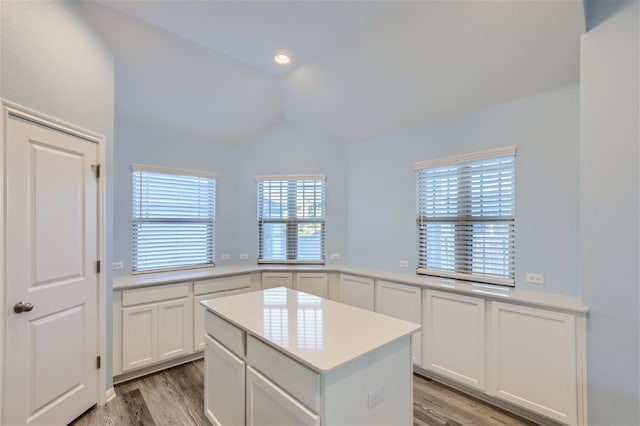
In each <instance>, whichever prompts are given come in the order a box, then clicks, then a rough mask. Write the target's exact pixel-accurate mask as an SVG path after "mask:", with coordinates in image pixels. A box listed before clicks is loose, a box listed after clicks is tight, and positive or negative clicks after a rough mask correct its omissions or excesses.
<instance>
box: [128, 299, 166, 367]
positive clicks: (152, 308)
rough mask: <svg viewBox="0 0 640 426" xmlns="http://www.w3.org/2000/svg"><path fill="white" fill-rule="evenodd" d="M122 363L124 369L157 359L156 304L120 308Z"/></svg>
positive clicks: (140, 365)
mask: <svg viewBox="0 0 640 426" xmlns="http://www.w3.org/2000/svg"><path fill="white" fill-rule="evenodd" d="M122 324H123V327H122V363H123V366H124V370H130V369H133V368H138V367H144V366H145V365H149V364H151V363H154V362H156V361H157V360H158V305H157V304H156V303H149V304H146V305H139V306H133V307H129V308H124V309H122Z"/></svg>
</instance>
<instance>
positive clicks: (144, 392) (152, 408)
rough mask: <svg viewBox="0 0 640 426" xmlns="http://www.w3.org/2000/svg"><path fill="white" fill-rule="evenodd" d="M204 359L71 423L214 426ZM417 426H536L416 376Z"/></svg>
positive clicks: (137, 386)
mask: <svg viewBox="0 0 640 426" xmlns="http://www.w3.org/2000/svg"><path fill="white" fill-rule="evenodd" d="M203 377H204V361H203V360H198V361H194V362H191V363H188V364H184V365H181V366H178V367H174V368H170V369H168V370H164V371H161V372H159V373H155V374H151V375H149V376H146V377H142V378H140V379H136V380H132V381H130V382H127V383H122V384H120V385H116V387H115V391H116V397H115V398H114V399H112V400H111V401H110V402H108V403H107V405H105V406H104V407H94V408H92V409H91V410H89V411H87V412H86V413H84V414H83V415H82V416H81V417H79V418H78V419H76V420H75V421H74V422H73V423H72V425H76V426H84V425H210V424H211V423H210V422H209V420H207V418H206V417H205V416H204V407H203V404H204V384H203ZM413 383H414V398H413V422H414V425H416V426H423V425H429V426H431V425H447V426H456V425H480V426H482V425H486V426H489V425H514V426H515V425H532V424H533V423H530V422H528V421H526V420H524V419H521V418H519V417H516V416H514V415H512V414H510V413H507V412H505V411H503V410H501V409H499V408H495V407H492V406H491V405H488V404H486V403H484V402H482V401H479V400H477V399H474V398H471V397H468V396H466V395H464V394H462V393H460V392H457V391H455V390H453V389H451V388H449V387H447V386H444V385H442V384H440V383H437V382H434V381H431V380H428V379H425V378H423V377H420V376H415V375H414V378H413Z"/></svg>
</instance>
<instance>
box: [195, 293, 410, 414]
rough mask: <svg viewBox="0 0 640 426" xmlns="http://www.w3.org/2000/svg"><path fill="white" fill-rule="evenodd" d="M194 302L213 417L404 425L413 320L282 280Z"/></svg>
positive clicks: (407, 411)
mask: <svg viewBox="0 0 640 426" xmlns="http://www.w3.org/2000/svg"><path fill="white" fill-rule="evenodd" d="M201 303H202V305H203V306H204V307H205V308H206V312H205V412H206V415H207V417H208V418H209V420H211V422H212V423H213V424H222V425H239V424H247V425H257V424H260V425H292V424H298V425H307V424H309V425H321V424H322V425H325V424H326V425H338V424H350V425H355V424H361V425H365V424H366V425H409V424H412V422H413V412H412V410H413V407H412V395H413V392H412V391H413V389H412V386H413V381H412V374H413V363H412V358H411V335H412V333H413V332H415V331H416V330H419V329H420V325H418V324H414V323H411V322H407V321H402V320H398V319H395V318H391V317H388V316H385V315H381V314H378V313H374V312H370V311H367V310H363V309H359V308H355V307H352V306H348V305H345V304H342V303H338V302H334V301H330V300H327V299H323V298H320V297H317V296H312V295H310V294H306V293H302V292H298V291H295V290H291V289H288V288H283V287H280V288H272V289H268V290H262V291H257V292H250V293H245V294H238V295H234V296H228V297H222V298H218V299H212V300H206V301H203V302H201Z"/></svg>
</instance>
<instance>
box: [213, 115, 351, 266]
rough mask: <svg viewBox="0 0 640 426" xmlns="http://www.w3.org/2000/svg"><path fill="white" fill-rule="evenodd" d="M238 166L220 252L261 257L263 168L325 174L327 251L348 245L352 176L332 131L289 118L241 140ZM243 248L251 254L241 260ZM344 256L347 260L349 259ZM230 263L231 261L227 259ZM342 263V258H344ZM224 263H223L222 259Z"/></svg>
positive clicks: (343, 249)
mask: <svg viewBox="0 0 640 426" xmlns="http://www.w3.org/2000/svg"><path fill="white" fill-rule="evenodd" d="M229 162H230V164H233V167H234V169H235V173H234V177H235V182H234V185H233V194H229V195H231V196H232V197H233V198H232V201H231V203H232V206H233V215H234V221H232V222H229V223H228V224H227V223H221V222H219V224H218V229H220V227H225V226H229V229H228V230H226V234H225V236H224V238H223V237H222V236H221V239H220V241H219V242H218V243H217V244H219V250H218V253H229V254H230V255H231V256H232V261H231V262H233V263H244V262H249V264H256V261H257V255H258V253H257V235H258V234H257V232H258V231H257V219H256V218H257V216H256V215H257V214H256V209H257V202H256V199H257V194H256V182H255V176H256V175H258V174H325V175H327V189H326V190H327V200H326V203H327V206H326V235H325V254H326V256H327V264H332V263H336V262H332V261H331V260H330V259H329V257H330V256H329V255H330V253H341V254H342V255H343V256H344V255H345V254H346V250H347V239H346V235H347V224H346V222H347V215H346V205H347V182H346V173H345V171H346V159H345V155H344V147H343V146H341V145H337V144H335V142H334V141H332V140H331V139H330V138H329V137H326V136H324V135H319V134H315V133H313V132H311V131H308V130H306V129H304V128H299V127H294V126H290V125H286V124H281V125H278V126H275V127H274V128H272V129H271V130H269V131H267V132H265V133H264V134H263V135H261V136H259V137H257V138H254V139H253V140H251V141H249V142H246V143H243V144H241V145H238V146H237V147H235V148H234V150H233V155H232V157H230V159H229ZM240 253H247V254H249V260H248V261H240V260H237V259H238V256H239V254H240ZM345 260H346V259H344V257H343V260H342V262H344V261H345ZM225 263H226V262H225ZM338 263H340V262H338ZM219 264H222V263H220V262H219Z"/></svg>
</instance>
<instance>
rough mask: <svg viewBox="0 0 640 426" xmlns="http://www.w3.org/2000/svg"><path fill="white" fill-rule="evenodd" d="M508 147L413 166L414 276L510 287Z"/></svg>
mask: <svg viewBox="0 0 640 426" xmlns="http://www.w3.org/2000/svg"><path fill="white" fill-rule="evenodd" d="M514 160H515V147H514V146H510V147H506V148H500V149H495V150H490V151H483V152H478V153H473V154H468V155H460V156H454V157H448V158H443V159H441V160H434V161H423V162H419V163H415V164H414V169H415V171H416V186H417V200H418V202H417V207H418V209H417V210H418V211H417V216H418V217H417V224H418V270H417V272H418V273H419V274H427V275H436V276H442V277H451V278H459V279H465V280H471V281H479V282H486V283H493V284H503V285H514V275H515V271H514V231H515V222H514Z"/></svg>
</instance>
